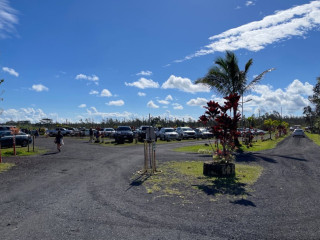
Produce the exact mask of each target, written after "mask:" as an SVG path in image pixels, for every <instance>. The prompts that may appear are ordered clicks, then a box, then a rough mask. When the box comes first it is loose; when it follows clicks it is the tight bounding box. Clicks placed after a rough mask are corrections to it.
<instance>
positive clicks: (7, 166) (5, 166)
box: [0, 163, 15, 173]
mask: <svg viewBox="0 0 320 240" xmlns="http://www.w3.org/2000/svg"><path fill="white" fill-rule="evenodd" d="M14 166H15V165H14V164H13V163H0V173H2V172H5V171H8V170H9V169H10V168H12V167H14Z"/></svg>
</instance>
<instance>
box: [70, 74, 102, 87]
mask: <svg viewBox="0 0 320 240" xmlns="http://www.w3.org/2000/svg"><path fill="white" fill-rule="evenodd" d="M75 79H77V80H79V79H80V80H81V79H84V80H88V81H90V82H94V83H95V84H96V85H99V77H98V76H96V75H94V74H93V75H91V76H88V75H85V74H82V73H80V74H78V75H77V76H76V77H75Z"/></svg>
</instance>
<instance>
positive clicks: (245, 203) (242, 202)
mask: <svg viewBox="0 0 320 240" xmlns="http://www.w3.org/2000/svg"><path fill="white" fill-rule="evenodd" d="M230 203H233V204H238V205H242V206H246V207H256V205H255V204H254V203H253V202H252V201H250V200H246V199H240V200H236V201H230Z"/></svg>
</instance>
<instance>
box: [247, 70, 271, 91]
mask: <svg viewBox="0 0 320 240" xmlns="http://www.w3.org/2000/svg"><path fill="white" fill-rule="evenodd" d="M273 70H275V68H270V69H268V70H265V71H263V72H262V73H260V74H259V75H258V76H257V77H255V78H254V79H253V80H252V81H251V82H250V83H249V84H248V85H247V86H246V87H245V88H244V91H243V92H246V91H248V90H250V89H252V88H253V87H254V85H256V84H257V83H258V82H260V80H261V79H262V78H263V77H264V75H265V74H267V73H268V72H271V71H273Z"/></svg>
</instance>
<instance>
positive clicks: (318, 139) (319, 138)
mask: <svg viewBox="0 0 320 240" xmlns="http://www.w3.org/2000/svg"><path fill="white" fill-rule="evenodd" d="M305 134H306V135H307V137H308V138H310V139H311V140H312V141H313V142H314V143H315V144H318V145H319V146H320V134H316V133H308V132H305Z"/></svg>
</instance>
